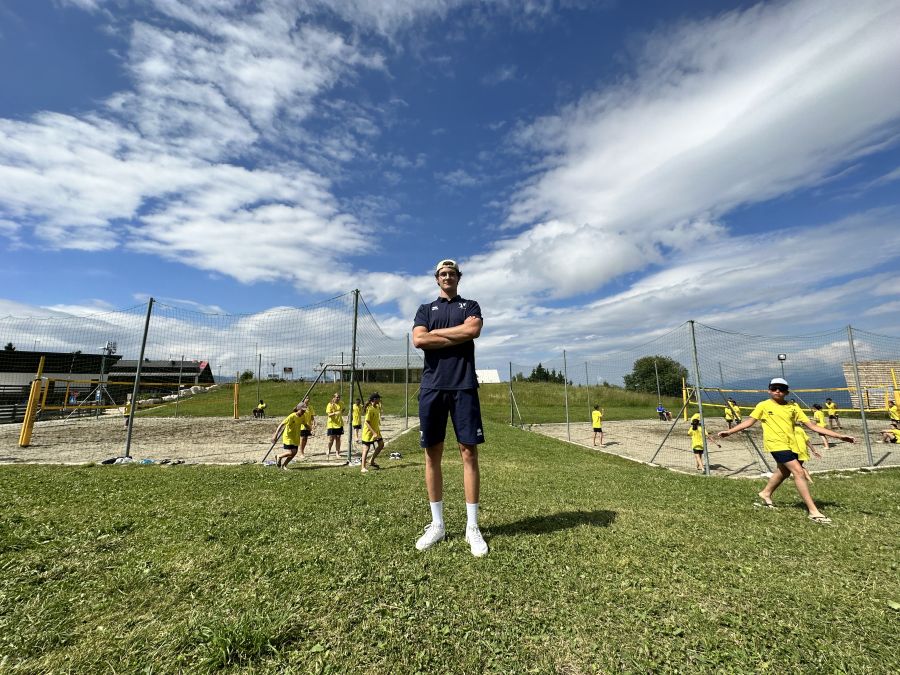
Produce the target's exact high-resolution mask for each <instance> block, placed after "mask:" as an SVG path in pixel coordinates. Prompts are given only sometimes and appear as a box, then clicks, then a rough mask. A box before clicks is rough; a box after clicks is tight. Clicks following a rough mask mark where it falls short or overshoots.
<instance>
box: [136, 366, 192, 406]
mask: <svg viewBox="0 0 900 675" xmlns="http://www.w3.org/2000/svg"><path fill="white" fill-rule="evenodd" d="M183 372H184V354H182V355H181V362H180V363H179V364H178V389H177V390H176V391H175V417H178V401H180V400H181V375H182V373H183ZM131 404H132V405H134V401H132V402H131Z"/></svg>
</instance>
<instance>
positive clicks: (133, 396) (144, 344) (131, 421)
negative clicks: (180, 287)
mask: <svg viewBox="0 0 900 675" xmlns="http://www.w3.org/2000/svg"><path fill="white" fill-rule="evenodd" d="M153 302H154V301H153V298H150V300H149V301H148V302H147V318H146V319H144V337H143V338H141V354H140V356H139V357H138V362H137V367H136V368H135V370H134V387H133V388H132V390H131V407H130V408H129V409H128V431H127V432H126V434H125V456H126V457H131V432H132V431H133V430H134V409H135V408H136V407H137V402H138V401H137V396H138V388H139V387H140V384H141V365H143V363H144V352H145V350H146V349H147V333H148V332H149V330H150V315H151V314H152V312H153Z"/></svg>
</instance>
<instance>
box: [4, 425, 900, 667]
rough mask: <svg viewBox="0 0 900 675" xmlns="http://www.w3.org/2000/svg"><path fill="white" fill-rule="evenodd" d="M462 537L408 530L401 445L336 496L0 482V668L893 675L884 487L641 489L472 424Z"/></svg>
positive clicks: (68, 472) (877, 483)
mask: <svg viewBox="0 0 900 675" xmlns="http://www.w3.org/2000/svg"><path fill="white" fill-rule="evenodd" d="M486 432H487V435H488V439H489V442H488V444H487V445H486V446H485V447H484V450H483V453H482V474H483V493H482V501H483V505H484V508H483V513H482V526H483V529H484V531H485V534H486V536H487V538H488V541H489V543H490V545H491V548H492V550H491V553H490V555H489V556H487V557H486V558H484V559H480V560H476V559H473V558H472V557H471V555H470V554H469V552H468V549H467V547H466V545H465V543H464V541H463V539H462V536H461V532H462V529H463V525H464V518H465V517H464V509H463V496H462V490H461V467H460V462H459V459H458V457H457V456H454V455H455V453H448V456H447V458H446V460H445V463H446V465H447V466H446V472H445V473H446V488H447V489H446V492H447V494H446V498H445V501H446V504H447V508H446V511H447V517H448V528H449V531H450V533H451V535H452V536H451V538H450V540H449V541H447V542H445V543H443V544H441V545H439V546H437V547H436V548H435V549H433V550H431V551H427V552H425V553H418V552H417V551H415V550H414V548H413V541H414V540H415V537H416V536H417V534H418V532H419V529H420V527H421V526H422V525H424V523H425V522H426V520H427V517H426V516H427V510H428V509H427V505H426V503H425V502H426V498H425V494H424V486H423V481H422V463H423V457H422V454H421V452H420V451H419V450H418V449H417V447H416V436H415V434H408V435H406V436H404V437H403V438H402V439H401V440H400V441H399V442H398V444H397V445H396V446H392V447H391V449H399V450H401V451H402V452H403V455H404V459H403V460H401V461H399V462H397V461H393V462H392V461H389V460H386V461H384V462H383V464H384V466H385V468H384V469H383V470H382V471H380V472H377V473H375V472H373V473H370V474H369V475H367V476H361V475H360V474H359V473H358V472H357V471H356V470H353V469H349V468H347V469H338V470H335V469H315V468H313V467H305V468H302V469H297V470H294V471H290V472H279V471H277V470H274V469H264V468H261V467H256V466H254V467H227V468H223V467H202V466H196V467H193V466H192V467H170V468H165V467H157V466H147V467H139V466H125V467H97V466H92V467H80V468H72V467H49V466H4V467H0V507H2V508H0V629H2V630H0V655H2V656H0V671H11V672H22V673H47V672H61V671H66V672H70V671H71V672H101V671H105V672H153V673H174V672H211V671H220V670H224V671H225V672H237V671H239V670H240V671H245V672H255V673H267V672H272V673H275V672H341V673H344V672H360V673H363V672H365V673H370V672H384V673H387V672H450V673H473V672H504V673H507V672H517V673H519V672H521V673H527V672H535V673H546V672H555V673H582V672H613V671H616V672H618V671H632V672H648V671H662V672H665V671H670V672H676V671H677V672H699V671H709V670H713V669H721V670H724V671H727V672H766V671H769V672H777V673H792V672H797V673H799V672H834V671H841V672H897V671H898V670H900V655H898V652H897V649H896V645H897V637H898V621H900V613H898V611H897V610H898V608H900V605H898V604H897V603H900V593H898V587H897V583H896V582H897V578H898V549H897V542H898V541H900V503H898V500H897V494H898V486H900V472H898V471H894V470H892V471H881V472H877V473H874V474H859V475H853V476H851V477H847V476H843V475H831V476H824V477H821V478H820V477H817V478H816V481H815V484H814V486H813V488H814V494H815V496H816V497H817V498H818V499H819V500H820V503H821V504H822V505H823V508H824V510H825V511H826V512H827V513H828V514H829V515H831V516H832V517H833V518H834V519H835V523H836V525H835V526H834V527H830V528H829V527H822V526H816V525H813V524H812V523H810V522H808V521H807V520H806V518H805V513H804V511H803V509H802V508H801V506H800V503H799V499H798V498H797V496H796V493H795V491H794V490H793V488H792V486H785V487H784V488H783V489H782V491H781V492H780V493H779V494H777V495H776V497H777V501H778V502H779V507H780V508H779V509H777V510H774V511H768V510H756V509H753V508H752V507H751V497H752V496H753V494H754V492H755V490H756V489H757V488H756V487H755V486H754V484H753V483H748V482H746V481H728V480H720V479H715V478H713V479H709V478H700V477H694V476H685V475H678V474H673V473H669V472H665V471H662V470H654V469H650V468H647V467H645V466H642V465H637V464H633V463H630V462H627V461H625V460H621V459H618V458H615V457H610V456H606V455H602V454H599V453H594V452H591V451H589V450H587V449H582V448H577V447H574V446H570V445H567V444H564V443H561V442H558V441H554V440H552V439H548V438H544V437H539V436H536V435H532V434H529V433H527V432H524V431H520V430H518V429H511V428H509V427H506V426H503V425H502V424H495V423H488V424H487V425H486Z"/></svg>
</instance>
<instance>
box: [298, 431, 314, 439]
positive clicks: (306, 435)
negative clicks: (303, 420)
mask: <svg viewBox="0 0 900 675" xmlns="http://www.w3.org/2000/svg"><path fill="white" fill-rule="evenodd" d="M310 436H312V431H310V430H309V429H301V430H300V438H309V437H310Z"/></svg>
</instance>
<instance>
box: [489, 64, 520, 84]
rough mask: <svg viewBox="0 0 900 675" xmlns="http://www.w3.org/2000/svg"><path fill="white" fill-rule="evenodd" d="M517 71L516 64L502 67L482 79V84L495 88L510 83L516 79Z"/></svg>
mask: <svg viewBox="0 0 900 675" xmlns="http://www.w3.org/2000/svg"><path fill="white" fill-rule="evenodd" d="M517 71H518V68H517V67H516V66H515V65H514V64H506V65H502V66H499V67H498V68H496V69H495V70H493V71H491V72H490V73H487V74H486V75H485V76H484V77H482V78H481V83H482V84H486V85H488V86H493V85H497V84H501V83H503V82H510V81H511V80H515V79H516V76H517Z"/></svg>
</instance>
